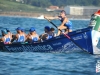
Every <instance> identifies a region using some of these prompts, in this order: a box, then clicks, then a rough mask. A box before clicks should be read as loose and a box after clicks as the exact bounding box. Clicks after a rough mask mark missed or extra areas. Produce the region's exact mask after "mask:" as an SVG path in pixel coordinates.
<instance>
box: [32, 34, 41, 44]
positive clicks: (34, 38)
mask: <svg viewBox="0 0 100 75" xmlns="http://www.w3.org/2000/svg"><path fill="white" fill-rule="evenodd" d="M38 38H39V36H38V35H37V34H36V36H32V35H31V39H32V43H34V42H38V40H39V39H38Z"/></svg>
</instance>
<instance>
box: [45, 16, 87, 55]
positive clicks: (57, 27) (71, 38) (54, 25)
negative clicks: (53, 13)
mask: <svg viewBox="0 0 100 75" xmlns="http://www.w3.org/2000/svg"><path fill="white" fill-rule="evenodd" d="M44 18H45V19H46V20H48V21H49V22H50V23H51V24H52V25H54V26H55V27H56V28H57V29H58V27H57V26H56V25H55V24H54V23H53V22H51V21H50V20H49V19H47V18H46V17H44ZM58 30H59V31H60V32H62V31H61V30H60V29H58ZM62 34H63V35H64V36H66V37H67V38H68V39H69V40H71V41H72V42H73V43H74V44H75V45H76V46H78V47H79V48H80V49H82V50H83V51H85V52H88V51H86V50H85V49H83V48H82V47H81V46H79V45H78V44H77V43H76V42H75V41H74V40H73V39H72V38H70V36H68V35H67V34H65V33H62ZM88 53H89V52H88Z"/></svg>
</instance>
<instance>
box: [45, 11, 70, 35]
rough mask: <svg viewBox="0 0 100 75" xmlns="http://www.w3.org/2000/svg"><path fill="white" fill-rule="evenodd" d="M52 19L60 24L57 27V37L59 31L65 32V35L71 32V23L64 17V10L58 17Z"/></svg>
mask: <svg viewBox="0 0 100 75" xmlns="http://www.w3.org/2000/svg"><path fill="white" fill-rule="evenodd" d="M45 18H46V17H45ZM50 19H51V18H50ZM52 19H59V20H60V21H61V24H60V26H59V27H58V34H57V35H58V36H59V35H60V34H61V32H60V30H65V31H66V33H68V32H72V22H71V21H69V20H68V18H67V17H66V12H65V11H64V10H62V11H61V12H60V16H58V17H56V18H52ZM59 29H60V30H59Z"/></svg>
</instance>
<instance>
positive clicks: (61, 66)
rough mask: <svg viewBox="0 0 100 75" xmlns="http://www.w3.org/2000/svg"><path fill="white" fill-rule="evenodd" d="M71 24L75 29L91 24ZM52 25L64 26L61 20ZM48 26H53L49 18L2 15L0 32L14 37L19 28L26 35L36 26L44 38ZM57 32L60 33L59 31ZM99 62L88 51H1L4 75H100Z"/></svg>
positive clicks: (85, 21)
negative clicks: (4, 30)
mask: <svg viewBox="0 0 100 75" xmlns="http://www.w3.org/2000/svg"><path fill="white" fill-rule="evenodd" d="M71 21H72V23H73V30H77V29H81V28H85V27H87V26H88V25H89V20H71ZM52 22H53V23H54V24H56V25H57V26H59V25H60V21H59V20H52ZM44 26H50V27H53V26H52V25H51V24H50V23H49V22H48V21H47V20H45V19H34V18H27V17H7V16H0V30H2V29H5V28H8V29H9V30H10V31H11V32H12V33H13V34H16V30H15V29H16V28H17V27H22V28H24V31H25V32H26V33H28V32H29V29H30V27H35V29H36V32H37V33H38V34H39V35H40V34H42V33H44ZM54 28H55V27H54ZM55 32H57V29H56V28H55ZM0 35H1V33H0ZM99 60H100V55H91V54H88V53H86V52H84V51H80V52H75V51H74V52H67V53H34V52H17V53H13V52H12V53H9V52H0V75H100V73H99V72H98V71H96V69H97V68H96V67H97V64H98V61H99ZM96 72H97V73H96Z"/></svg>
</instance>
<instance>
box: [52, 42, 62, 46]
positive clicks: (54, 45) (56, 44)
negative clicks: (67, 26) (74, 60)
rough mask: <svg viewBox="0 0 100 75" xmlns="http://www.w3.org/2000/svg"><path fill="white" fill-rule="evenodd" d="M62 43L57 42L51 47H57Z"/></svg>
mask: <svg viewBox="0 0 100 75" xmlns="http://www.w3.org/2000/svg"><path fill="white" fill-rule="evenodd" d="M61 44H62V43H61V42H58V43H54V44H53V46H57V45H61Z"/></svg>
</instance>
